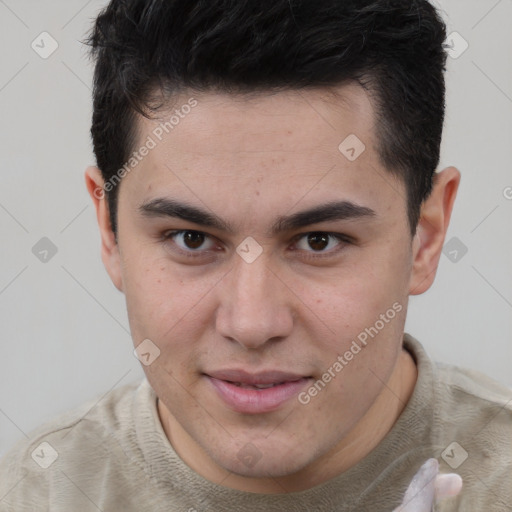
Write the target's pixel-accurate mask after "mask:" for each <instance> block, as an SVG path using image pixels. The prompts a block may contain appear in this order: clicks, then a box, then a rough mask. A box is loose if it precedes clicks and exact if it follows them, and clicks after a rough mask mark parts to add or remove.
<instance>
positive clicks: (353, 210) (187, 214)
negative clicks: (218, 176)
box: [138, 197, 377, 236]
mask: <svg viewBox="0 0 512 512" xmlns="http://www.w3.org/2000/svg"><path fill="white" fill-rule="evenodd" d="M138 210H139V212H140V213H141V214H142V215H143V216H144V217H173V218H178V219H182V220H185V221H188V222H193V223H194V224H199V225H201V226H205V227H209V228H215V229H218V230H220V231H225V232H227V233H231V234H234V233H235V230H234V229H233V227H232V226H231V225H230V224H229V223H227V222H225V221H224V220H223V219H221V218H220V217H218V216H217V215H215V214H214V213H211V212H209V211H207V210H204V209H202V208H198V207H197V206H192V205H190V204H187V203H183V202H180V201H177V200H175V199H170V198H163V197H159V198H156V199H152V200H149V201H146V202H144V203H143V204H142V205H141V206H139V208H138ZM376 215H377V214H376V212H375V211H374V210H372V209H371V208H368V207H366V206H360V205H358V204H355V203H353V202H351V201H333V202H329V203H326V204H323V205H320V206H315V207H313V208H310V209H308V210H303V211H300V212H297V213H293V214H292V215H288V216H280V217H278V219H277V220H276V222H275V223H274V224H273V226H272V227H271V228H270V231H269V233H268V234H270V235H271V236H274V235H276V234H279V233H282V232H286V231H292V230H296V229H299V228H304V227H306V226H309V225H311V224H318V223H320V222H327V221H333V220H353V219H361V218H371V217H375V216H376Z"/></svg>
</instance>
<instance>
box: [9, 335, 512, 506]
mask: <svg viewBox="0 0 512 512" xmlns="http://www.w3.org/2000/svg"><path fill="white" fill-rule="evenodd" d="M404 344H405V347H406V348H407V349H408V350H409V351H410V352H411V353H412V354H413V357H414V358H415V360H416V362H417V365H418V381H417V384H416V388H415V390H414V394H413V396H412V397H411V400H410V401H409V404H408V405H407V407H406V408H405V410H404V411H403V413H402V415H401V416H400V418H399V419H398V421H397V423H396V424H395V426H394V427H393V429H392V430H391V432H389V434H388V435H387V436H386V437H385V438H384V440H383V441H382V442H381V443H380V444H379V445H378V446H377V448H376V449H375V450H373V451H372V452H371V453H370V454H369V455H368V456H367V457H365V458H364V459H363V460H362V461H360V462H359V464H357V465H356V466H354V467H353V468H351V469H350V470H348V471H346V472H345V473H343V474H340V475H338V476H337V477H335V478H333V479H332V480H329V481H327V482H325V483H324V484H322V485H319V486H317V487H314V488H311V489H309V490H306V491H303V492H297V493H291V494H282V495H263V494H252V493H247V492H242V491H236V490H233V489H229V488H226V487H222V486H219V485H216V484H214V483H211V482H209V481H207V480H205V479H204V478H202V477H201V476H200V475H198V474H197V473H195V472H194V471H193V470H192V469H190V468H189V467H188V466H187V465H185V463H184V462H183V461H182V460H181V459H180V458H179V457H178V456H177V455H176V453H175V451H174V450H173V448H172V446H171V445H170V443H169V441H168V440H167V438H166V436H165V434H164V432H163V429H162V426H161V424H160V422H159V419H158V413H157V409H156V396H155V394H154V392H153V390H152V389H151V387H150V386H149V384H148V383H147V381H145V380H144V381H142V383H136V384H132V385H128V386H124V387H122V388H119V389H116V390H114V391H112V392H111V393H109V394H108V395H107V396H106V397H105V398H104V399H102V400H101V401H100V402H99V403H97V405H96V406H94V404H95V403H96V402H95V401H91V402H90V403H88V404H85V405H84V406H83V407H82V408H80V409H77V410H75V411H73V412H71V413H68V414H66V415H64V416H61V417H59V418H58V419H56V420H55V421H53V422H52V423H51V424H49V425H46V426H44V427H43V428H41V429H39V430H38V431H37V432H35V433H34V434H33V435H32V436H31V438H30V440H29V441H23V442H21V443H20V444H18V445H17V446H16V447H15V448H14V449H13V450H11V451H10V453H9V454H8V455H7V456H5V457H4V458H3V459H2V460H1V461H0V511H2V512H7V511H9V512H10V511H12V512H23V511H43V510H44V511H46V510H48V511H52V512H89V511H95V512H97V511H98V510H100V511H104V512H111V511H116V512H135V511H136V512H141V511H162V512H163V511H166V512H168V511H177V512H207V511H211V512H223V511H226V512H227V511H237V512H238V511H243V512H272V511H280V512H281V511H290V512H292V511H297V512H299V511H304V512H311V511H318V512H323V511H325V512H327V511H328V512H332V511H357V512H364V511H368V512H389V511H391V510H393V509H394V508H395V507H396V506H398V505H399V503H400V501H401V498H402V496H403V493H404V491H405V489H406V487H407V485H408V483H409V481H410V480H411V478H412V477H413V475H414V473H415V472H416V471H417V470H418V468H419V467H420V466H421V464H422V463H423V462H424V461H425V460H426V459H428V458H430V457H436V458H438V460H439V461H440V466H441V471H442V472H453V471H455V472H457V473H459V474H460V475H461V476H462V478H463V479H464V488H463V491H462V493H461V495H460V496H459V497H457V498H451V499H450V500H449V501H447V502H445V503H444V504H443V505H442V506H441V507H439V509H438V510H440V511H442V512H453V511H460V512H502V511H512V390H510V389H508V388H505V387H503V386H501V385H499V384H497V383H495V382H493V381H492V380H491V379H489V378H487V377H485V376H483V375H482V374H479V373H477V372H474V371H470V370H464V369H460V368H457V367H452V366H447V365H443V364H439V363H433V362H432V361H431V360H430V359H429V358H428V356H427V354H426V353H425V351H424V349H423V347H422V346H421V345H420V344H419V343H418V342H417V341H416V340H414V339H413V338H412V337H411V336H409V335H405V337H404ZM91 407H92V409H91ZM454 442H456V443H458V444H452V443H454ZM41 443H43V444H41ZM466 457H467V458H466ZM447 462H449V464H447ZM458 464H460V466H458V467H457V468H456V469H453V468H455V466H457V465H458ZM450 465H451V466H452V467H450ZM46 466H47V467H46ZM45 467H46V468H45Z"/></svg>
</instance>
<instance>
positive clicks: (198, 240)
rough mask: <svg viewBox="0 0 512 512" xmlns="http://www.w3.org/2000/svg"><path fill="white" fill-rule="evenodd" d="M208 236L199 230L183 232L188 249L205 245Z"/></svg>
mask: <svg viewBox="0 0 512 512" xmlns="http://www.w3.org/2000/svg"><path fill="white" fill-rule="evenodd" d="M205 239H206V237H205V236H204V234H203V233H199V232H198V231H185V233H184V234H183V243H184V244H185V245H186V246H187V248H188V249H199V247H201V245H203V243H204V241H205Z"/></svg>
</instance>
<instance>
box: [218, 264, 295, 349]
mask: <svg viewBox="0 0 512 512" xmlns="http://www.w3.org/2000/svg"><path fill="white" fill-rule="evenodd" d="M290 301H291V292H290V291H289V290H288V289H287V287H286V285H285V284H284V283H283V281H282V280H281V279H280V277H279V275H278V272H277V271H275V270H273V269H271V268H269V266H268V260H267V258H265V257H264V256H263V255H261V256H260V257H259V258H258V259H257V260H256V261H253V262H252V263H247V262H246V261H244V260H243V259H242V258H238V259H237V260H236V261H235V268H234V269H233V271H232V272H230V273H229V274H228V275H227V276H226V278H225V279H224V280H223V281H222V283H220V304H219V307H218V310H217V315H216V328H217V332H218V333H219V334H220V335H222V336H223V337H224V338H227V339H229V340H231V341H234V342H237V343H239V344H240V345H241V346H243V347H244V348H246V349H258V348H260V347H262V346H263V345H265V344H268V343H270V342H275V341H278V340H282V339H284V338H286V337H287V336H289V335H290V333H291V332H292V329H293V311H292V304H291V302H290Z"/></svg>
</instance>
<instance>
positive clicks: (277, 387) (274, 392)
mask: <svg viewBox="0 0 512 512" xmlns="http://www.w3.org/2000/svg"><path fill="white" fill-rule="evenodd" d="M205 377H206V378H207V380H208V381H209V382H210V384H211V385H212V387H213V388H214V389H215V391H216V392H217V394H218V396H220V398H221V399H222V400H223V401H224V403H225V404H226V405H227V406H228V407H229V408H230V409H232V410H234V411H236V412H240V413H245V414H262V413H265V412H271V411H274V410H276V409H278V408H279V407H281V406H282V405H283V404H284V403H285V402H287V401H288V400H290V399H291V398H292V397H294V396H296V395H297V394H298V393H299V392H300V390H301V389H302V388H303V387H304V386H305V385H306V383H307V382H309V381H310V380H311V377H304V376H303V375H297V374H293V373H288V372H281V371H265V372H259V373H257V374H251V373H248V372H246V371H244V370H235V369H233V370H231V369H230V370H219V371H215V372H209V373H207V374H205ZM235 383H238V384H242V385H244V386H258V385H260V386H264V385H270V384H274V386H273V387H269V388H265V389H251V388H247V387H240V386H239V385H237V384H235Z"/></svg>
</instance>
